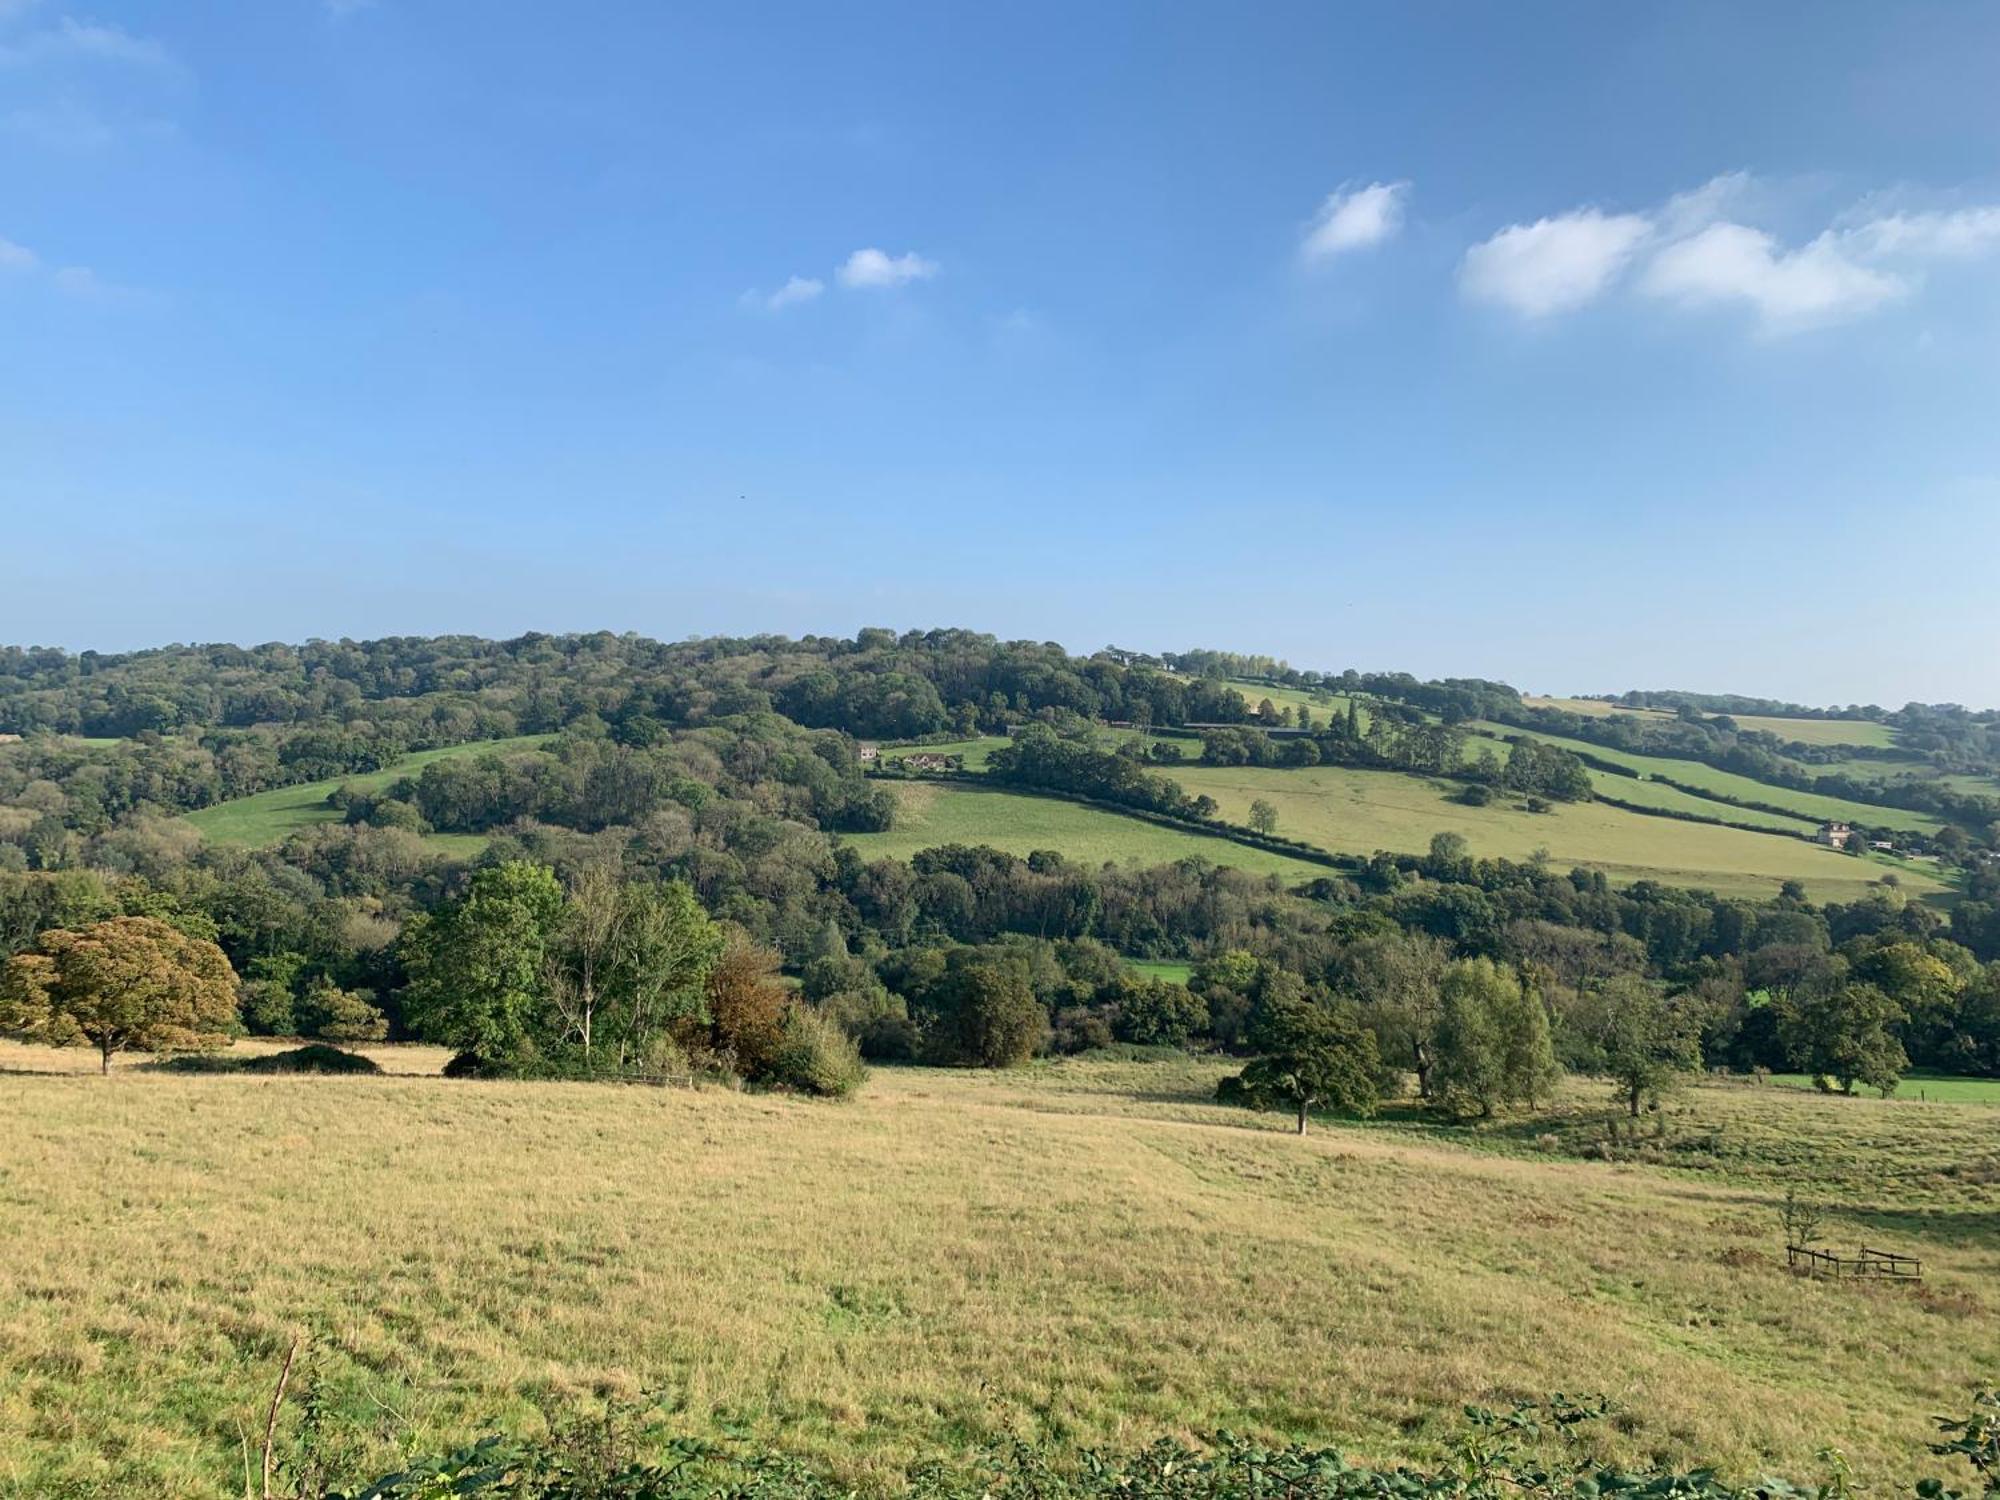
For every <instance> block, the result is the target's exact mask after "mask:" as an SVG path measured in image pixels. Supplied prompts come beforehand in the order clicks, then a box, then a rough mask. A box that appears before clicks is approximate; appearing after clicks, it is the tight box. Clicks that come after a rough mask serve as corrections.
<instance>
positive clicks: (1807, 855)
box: [1173, 766, 1943, 901]
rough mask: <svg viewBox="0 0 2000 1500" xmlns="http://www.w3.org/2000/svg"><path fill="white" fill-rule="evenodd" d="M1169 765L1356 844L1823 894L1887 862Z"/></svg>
mask: <svg viewBox="0 0 2000 1500" xmlns="http://www.w3.org/2000/svg"><path fill="white" fill-rule="evenodd" d="M1173 774H1174V779H1175V780H1176V781H1179V782H1180V783H1181V784H1182V785H1183V786H1184V787H1186V788H1187V790H1188V791H1189V792H1190V793H1200V792H1206V793H1207V794H1208V795H1209V796H1211V797H1213V798H1214V799H1215V801H1216V803H1217V805H1218V806H1219V807H1220V808H1221V809H1222V816H1223V817H1225V818H1228V819H1229V820H1231V821H1232V822H1242V821H1243V820H1244V819H1245V818H1247V817H1248V816H1249V810H1250V803H1251V802H1252V801H1253V800H1255V799H1258V798H1262V799H1263V800H1265V801H1267V802H1269V803H1271V804H1272V806H1274V807H1275V808H1276V809H1277V810H1278V832H1279V833H1281V834H1284V835H1286V836H1288V837H1290V838H1300V839H1306V840H1308V841H1309V842H1311V843H1314V844H1317V845H1319V846H1320V847H1321V848H1324V849H1328V850H1333V851H1336V852H1345V853H1351V854H1372V853H1374V852H1375V851H1376V850H1378V849H1387V850H1390V851H1392V852H1397V853H1421V852H1422V851H1423V850H1424V849H1425V848H1426V847H1428V845H1429V843H1430V839H1431V835H1432V834H1434V833H1440V832H1446V831H1449V832H1454V833H1461V834H1463V835H1465V838H1466V840H1467V842H1468V843H1469V844H1470V845H1471V848H1472V853H1473V854H1474V855H1487V856H1498V857H1503V858H1506V859H1525V858H1527V857H1528V856H1529V855H1531V854H1533V853H1534V852H1535V851H1536V850H1537V849H1546V850H1548V853H1549V858H1550V860H1551V861H1552V862H1553V863H1554V864H1555V865H1556V866H1557V867H1558V868H1559V869H1565V870H1566V869H1568V868H1570V867H1571V866H1573V865H1586V866H1589V867H1590V868H1592V869H1600V870H1603V871H1604V872H1605V873H1606V875H1608V876H1610V877H1611V878H1612V879H1614V880H1620V881H1623V880H1640V879H1645V880H1658V881H1661V882H1663V883H1666V884H1669V885H1684V886H1699V887H1704V888H1707V889H1710V890H1715V891H1718V892H1726V893H1732V894H1741V895H1755V896H1765V897H1768V896H1772V895H1775V894H1776V893H1777V888H1778V886H1779V885H1780V884H1782V883H1783V882H1784V881H1786V880H1801V881H1804V882H1805V884H1806V888H1807V890H1808V892H1810V893H1811V894H1812V896H1813V897H1814V899H1816V900H1822V901H1830V900H1840V901H1848V900H1853V899H1854V898H1855V897H1856V896H1858V895H1860V894H1861V893H1863V892H1864V891H1866V890H1867V889H1868V888H1869V887H1870V886H1871V884H1872V883H1873V882H1875V881H1877V880H1879V879H1880V878H1881V876H1882V874H1883V873H1884V871H1885V868H1886V867H1885V866H1883V865H1879V864H1876V863H1874V862H1872V861H1864V860H1856V859H1855V858H1853V857H1851V856H1849V855H1845V854H1836V853H1834V852H1833V851H1832V850H1830V849H1824V848H1821V847H1819V846H1818V845H1816V844H1810V843H1807V842H1805V841H1804V840H1802V839H1794V838H1781V837H1777V836H1774V835H1771V834H1763V833H1749V832H1745V831H1744V830H1742V829H1737V828H1719V827H1715V826H1713V825H1710V824H1702V823H1689V822H1684V821H1681V820H1679V819H1674V818H1658V817H1650V816H1648V815H1646V814H1644V813H1635V812H1627V811H1625V810H1624V809H1622V808H1616V807H1607V806H1605V805H1604V804H1602V803H1596V802H1584V803H1563V804H1558V805H1557V806H1556V807H1555V809H1554V810H1553V811H1551V812H1547V813H1530V812H1524V811H1522V810H1521V809H1520V808H1519V806H1518V805H1516V804H1515V803H1514V802H1513V801H1512V800H1502V801H1497V802H1494V803H1493V804H1491V805H1490V806H1487V807H1466V806H1464V805H1462V804H1460V803H1457V802H1454V801H1452V800H1451V797H1452V794H1453V793H1454V792H1455V791H1456V790H1457V787H1456V786H1455V785H1454V784H1452V783H1449V782H1442V781H1433V780H1430V779H1428V778H1426V777H1421V776H1411V775H1407V774H1404V773H1402V772H1399V771H1368V770H1356V769H1353V768H1350V767H1344V766H1316V767H1314V768H1312V769H1310V770H1278V769H1272V768H1267V767H1250V766H1243V767H1234V766H1232V767H1221V766H1186V767H1179V768H1176V770H1175V771H1174V773H1173ZM1613 779H1614V780H1615V779H1617V778H1613ZM1897 878H1898V879H1899V880H1901V881H1902V882H1903V885H1904V888H1905V889H1906V890H1910V891H1911V892H1912V893H1918V892H1925V891H1939V890H1942V889H1943V887H1942V886H1941V885H1939V883H1938V882H1937V881H1935V880H1933V879H1932V878H1930V877H1929V876H1926V875H1922V874H1918V873H1915V872H1911V871H1905V870H1899V871H1898V872H1897Z"/></svg>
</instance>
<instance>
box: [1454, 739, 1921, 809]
mask: <svg viewBox="0 0 2000 1500" xmlns="http://www.w3.org/2000/svg"><path fill="white" fill-rule="evenodd" d="M1477 727H1478V728H1481V729H1484V730H1487V731H1489V732H1490V733H1493V734H1524V733H1525V734H1531V735H1532V736H1533V738H1535V739H1538V740H1542V741H1544V742H1545V743H1547V744H1551V745H1560V746H1562V747H1563V748H1564V749H1565V750H1574V751H1575V752H1577V753H1578V754H1579V755H1591V756H1595V757H1596V758H1597V759H1599V760H1602V761H1609V762H1610V763H1611V764H1613V765H1619V766H1628V767H1630V768H1631V769H1632V770H1634V771H1637V772H1638V773H1639V774H1640V775H1642V776H1667V777H1670V778H1672V779H1673V780H1675V781H1678V782H1680V783H1682V784H1683V785H1685V786H1691V787H1696V788H1698V789H1700V790H1701V791H1705V792H1713V793H1714V794H1715V795H1717V796H1719V797H1732V798H1736V799H1738V800H1739V801H1744V802H1761V803H1763V804H1765V805H1766V806H1768V807H1779V808H1784V809H1786V810H1788V811H1790V812H1793V813H1796V814H1797V815H1798V816H1799V817H1802V818H1809V819H1811V820H1812V821H1814V822H1815V823H1818V822H1823V821H1825V820H1827V819H1835V820H1838V821H1842V822H1849V823H1861V824H1865V825H1867V826H1870V827H1875V828H1908V829H1913V830H1915V831H1916V832H1919V833H1935V832H1936V831H1937V830H1938V828H1939V827H1941V826H1942V824H1941V822H1940V820H1939V819H1937V818H1934V817H1932V816H1930V815H1929V814H1928V813H1917V812H1905V811H1904V810H1903V809H1901V808H1895V807H1878V806H1876V805H1875V804H1874V803H1872V802H1850V801H1848V800H1847V799H1845V798H1843V797H1826V796H1822V795H1820V794H1819V793H1817V792H1795V791H1792V790H1791V789H1789V788H1787V787H1781V786H1770V785H1767V784H1766V783H1764V782H1761V781H1753V780H1751V779H1750V778H1749V777H1748V776H1738V775H1737V774H1736V773H1735V772H1733V771H1718V770H1717V769H1716V768H1715V767H1713V766H1710V765H1704V764H1703V763H1702V762H1700V761H1696V760H1674V759H1672V758H1670V757H1668V756H1664V755H1634V754H1631V753H1630V752H1628V751H1624V750H1611V749H1606V748H1605V747H1603V746H1601V745H1593V744H1591V743H1589V742H1588V741H1587V740H1572V739H1567V738H1565V737H1563V736H1562V735H1556V734H1543V733H1541V732H1539V731H1530V730H1519V729H1514V728H1512V727H1511V726H1509V725H1505V724H1480V725H1478V726H1477ZM1482 744H1488V745H1492V744H1493V742H1492V741H1490V740H1482V739H1479V738H1474V739H1473V740H1471V741H1470V742H1469V745H1468V749H1467V752H1466V753H1467V755H1468V756H1473V755H1477V754H1478V753H1479V747H1480V746H1481V745H1482ZM1494 749H1495V753H1497V754H1500V755H1505V753H1506V746H1505V745H1495V746H1494Z"/></svg>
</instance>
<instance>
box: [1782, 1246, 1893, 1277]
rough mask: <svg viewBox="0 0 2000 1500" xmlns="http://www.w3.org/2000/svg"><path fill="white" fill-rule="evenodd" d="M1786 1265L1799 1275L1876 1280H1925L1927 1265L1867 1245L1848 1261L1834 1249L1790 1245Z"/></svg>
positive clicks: (1786, 1253)
mask: <svg viewBox="0 0 2000 1500" xmlns="http://www.w3.org/2000/svg"><path fill="white" fill-rule="evenodd" d="M1785 1263H1786V1264H1787V1265H1789V1266H1790V1267H1791V1268H1792V1273H1793V1274H1794V1275H1796V1276H1830V1277H1846V1278H1850V1279H1854V1278H1865V1279H1870V1280H1876V1281H1922V1280H1923V1279H1924V1263H1923V1262H1922V1261H1920V1260H1918V1259H1917V1258H1916V1257H1915V1256H1912V1255H1893V1254H1891V1253H1890V1252H1889V1251H1887V1250H1871V1249H1869V1248H1868V1247H1867V1246H1866V1245H1863V1246H1862V1247H1861V1251H1860V1253H1859V1254H1857V1255H1855V1256H1854V1257H1852V1258H1851V1259H1850V1258H1847V1257H1844V1256H1839V1255H1835V1254H1834V1253H1833V1252H1832V1251H1831V1250H1815V1249H1813V1248H1812V1247H1811V1246H1810V1245H1787V1246H1786V1247H1785Z"/></svg>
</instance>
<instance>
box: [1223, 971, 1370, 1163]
mask: <svg viewBox="0 0 2000 1500" xmlns="http://www.w3.org/2000/svg"><path fill="white" fill-rule="evenodd" d="M1252 1042H1253V1044H1254V1045H1255V1046H1256V1047H1257V1048H1258V1049H1259V1051H1260V1052H1261V1053H1262V1055H1261V1056H1259V1057H1258V1058H1257V1059H1256V1060H1255V1061H1254V1062H1252V1063H1251V1064H1250V1065H1249V1066H1248V1067H1246V1068H1245V1069H1244V1070H1243V1071H1242V1073H1241V1074H1239V1075H1238V1076H1237V1077H1236V1078H1234V1079H1230V1080H1227V1082H1228V1084H1230V1085H1233V1087H1225V1088H1223V1089H1222V1090H1220V1097H1223V1098H1225V1099H1237V1100H1241V1101H1242V1102H1243V1103H1246V1104H1248V1105H1250V1106H1251V1107H1252V1108H1255V1109H1286V1110H1291V1111H1293V1112H1294V1113H1295V1114H1296V1116H1297V1119H1298V1126H1299V1134H1300V1135H1304V1134H1305V1133H1306V1121H1307V1119H1308V1117H1309V1116H1310V1115H1311V1113H1312V1111H1313V1110H1315V1109H1320V1110H1332V1111H1335V1112H1337V1113H1340V1114H1345V1115H1359V1116H1366V1115H1371V1114H1373V1113H1374V1112H1375V1105H1376V1102H1377V1099H1378V1098H1379V1095H1378V1093H1377V1091H1376V1079H1377V1077H1378V1076H1379V1075H1380V1073H1381V1068H1382V1060H1381V1057H1380V1055H1379V1054H1378V1053H1377V1051H1376V1047H1375V1034H1374V1033H1373V1032H1371V1031H1368V1030H1366V1029H1364V1028H1363V1027H1362V1026H1361V1024H1360V1023H1359V1022H1358V1021H1356V1020H1355V1019H1354V1017H1353V1015H1352V1014H1351V1013H1350V1012H1349V1011H1348V1010H1347V1008H1346V1007H1342V1006H1332V1005H1319V1004H1313V1003H1311V1002H1308V1001H1288V1002H1285V1003H1283V1004H1281V1005H1277V1006H1274V1007H1272V1008H1271V1009H1270V1010H1269V1011H1267V1012H1265V1013H1264V1014H1262V1015H1260V1016H1259V1018H1258V1022H1257V1026H1256V1028H1255V1031H1254V1033H1253V1036H1252Z"/></svg>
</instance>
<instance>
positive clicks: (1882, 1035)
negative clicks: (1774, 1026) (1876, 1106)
mask: <svg viewBox="0 0 2000 1500" xmlns="http://www.w3.org/2000/svg"><path fill="white" fill-rule="evenodd" d="M1779 1003H1780V1004H1781V1005H1782V1007H1783V1008H1782V1009H1781V1010H1780V1012H1779V1015H1778V1038H1779V1040H1780V1042H1781V1043H1782V1044H1783V1045H1784V1048H1785V1051H1786V1053H1787V1054H1788V1055H1789V1056H1790V1057H1791V1059H1792V1063H1793V1066H1795V1067H1797V1068H1799V1069H1801V1070H1803V1071H1804V1072H1807V1073H1810V1074H1811V1075H1812V1076H1813V1077H1814V1078H1815V1079H1817V1080H1820V1081H1821V1082H1822V1083H1823V1082H1824V1080H1826V1079H1829V1078H1830V1079H1832V1080H1833V1081H1834V1082H1835V1083H1837V1084H1839V1085H1840V1089H1841V1092H1842V1093H1847V1094H1851V1093H1853V1092H1854V1086H1855V1085H1856V1084H1857V1083H1865V1084H1867V1085H1868V1086H1869V1087H1870V1088H1873V1089H1879V1090H1880V1091H1881V1092H1882V1093H1883V1094H1885V1095H1887V1094H1893V1093H1895V1091H1896V1085H1897V1084H1898V1083H1900V1082H1901V1081H1902V1077H1903V1072H1904V1070H1905V1069H1906V1068H1908V1067H1909V1065H1910V1059H1909V1057H1908V1055H1907V1054H1905V1053H1904V1051H1903V1044H1902V1043H1901V1042H1900V1041H1898V1040H1897V1039H1896V1027H1897V1026H1898V1025H1899V1024H1900V1023H1901V1022H1902V1020H1903V1009H1902V1007H1901V1006H1899V1005H1897V1004H1896V1002H1895V1001H1893V1000H1891V999H1890V998H1889V997H1888V996H1887V995H1885V994H1883V993H1882V991H1881V990H1880V989H1878V988H1877V987H1876V986H1875V985H1872V984H1866V983H1861V982H1858V981H1855V980H1845V981H1840V982H1836V983H1833V984H1828V985H1824V986H1815V987H1812V988H1810V989H1804V990H1798V991H1794V992H1792V993H1791V994H1789V995H1786V996H1784V997H1783V998H1782V1000H1781V1001H1780V1002H1779Z"/></svg>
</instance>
